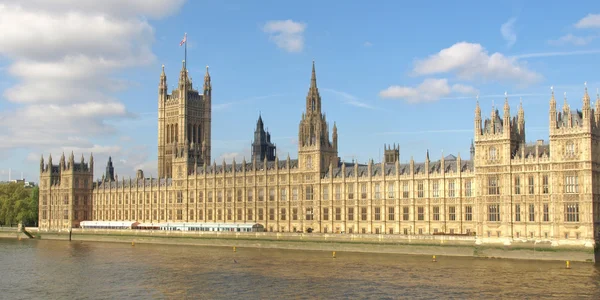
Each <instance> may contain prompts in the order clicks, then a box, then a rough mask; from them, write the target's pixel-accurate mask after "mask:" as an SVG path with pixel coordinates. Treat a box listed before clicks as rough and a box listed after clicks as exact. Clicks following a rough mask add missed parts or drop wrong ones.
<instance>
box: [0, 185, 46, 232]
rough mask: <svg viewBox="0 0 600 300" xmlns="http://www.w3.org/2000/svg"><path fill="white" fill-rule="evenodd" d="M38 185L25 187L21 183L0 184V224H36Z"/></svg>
mask: <svg viewBox="0 0 600 300" xmlns="http://www.w3.org/2000/svg"><path fill="white" fill-rule="evenodd" d="M38 201H39V189H38V187H34V188H26V187H24V186H23V184H22V183H8V184H0V226H11V225H13V226H15V225H17V224H18V223H19V222H21V223H23V226H36V225H37V220H38Z"/></svg>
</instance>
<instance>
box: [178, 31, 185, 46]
mask: <svg viewBox="0 0 600 300" xmlns="http://www.w3.org/2000/svg"><path fill="white" fill-rule="evenodd" d="M186 40H187V33H186V34H184V35H183V40H181V42H179V46H183V44H185V41H186Z"/></svg>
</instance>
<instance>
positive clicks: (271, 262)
mask: <svg viewBox="0 0 600 300" xmlns="http://www.w3.org/2000/svg"><path fill="white" fill-rule="evenodd" d="M571 267H572V268H571V269H566V268H565V264H564V262H544V261H518V260H499V259H477V258H456V257H438V258H437V262H432V259H431V257H429V256H415V255H396V254H371V253H343V252H342V253H340V252H338V253H336V258H335V259H333V258H332V253H331V252H320V251H292V250H272V249H252V248H238V249H237V251H236V252H233V249H231V248H223V247H200V246H172V245H149V244H136V245H135V246H132V245H130V244H125V243H98V242H81V241H73V242H67V241H50V240H22V241H18V240H13V239H0V299H526V298H556V299H600V267H597V266H594V265H593V264H591V263H572V264H571Z"/></svg>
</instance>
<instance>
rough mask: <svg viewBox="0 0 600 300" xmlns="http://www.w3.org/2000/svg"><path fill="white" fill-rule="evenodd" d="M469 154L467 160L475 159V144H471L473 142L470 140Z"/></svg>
mask: <svg viewBox="0 0 600 300" xmlns="http://www.w3.org/2000/svg"><path fill="white" fill-rule="evenodd" d="M469 154H470V155H471V156H470V157H469V160H471V161H473V160H474V159H475V144H474V143H473V140H471V149H470V151H469Z"/></svg>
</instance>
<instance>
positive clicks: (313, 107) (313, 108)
mask: <svg viewBox="0 0 600 300" xmlns="http://www.w3.org/2000/svg"><path fill="white" fill-rule="evenodd" d="M315 106H316V105H315V99H313V100H312V106H311V107H312V111H315Z"/></svg>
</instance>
